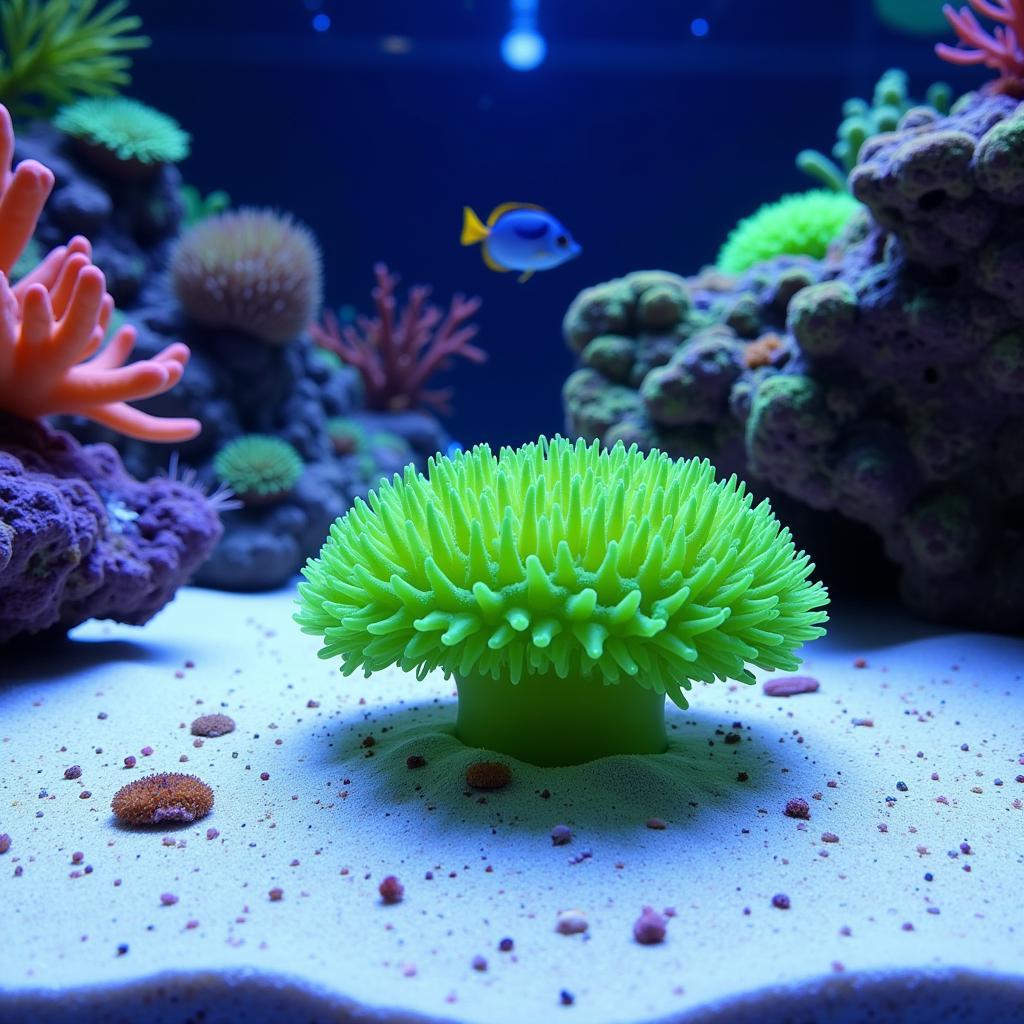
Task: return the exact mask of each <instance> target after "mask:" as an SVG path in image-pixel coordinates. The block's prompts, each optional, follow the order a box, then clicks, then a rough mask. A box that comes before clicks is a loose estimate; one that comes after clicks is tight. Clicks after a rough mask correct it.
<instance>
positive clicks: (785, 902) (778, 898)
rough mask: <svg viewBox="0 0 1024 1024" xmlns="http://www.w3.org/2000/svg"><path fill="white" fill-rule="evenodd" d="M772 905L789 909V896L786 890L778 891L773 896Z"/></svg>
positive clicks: (781, 908)
mask: <svg viewBox="0 0 1024 1024" xmlns="http://www.w3.org/2000/svg"><path fill="white" fill-rule="evenodd" d="M772 906H773V907H775V908H776V909H777V910H789V897H788V896H787V895H786V894H785V893H784V892H777V893H776V894H775V895H774V896H773V897H772Z"/></svg>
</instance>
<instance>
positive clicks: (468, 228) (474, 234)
mask: <svg viewBox="0 0 1024 1024" xmlns="http://www.w3.org/2000/svg"><path fill="white" fill-rule="evenodd" d="M489 234H490V231H489V230H488V229H487V228H486V227H484V225H483V223H482V222H481V220H480V218H479V217H478V216H477V215H476V214H475V213H474V212H473V211H472V210H471V209H470V208H469V207H468V206H464V207H463V208H462V237H461V238H460V241H461V242H462V244H463V245H476V243H477V242H482V241H483V240H484V239H485V238H486V237H487V236H488V235H489Z"/></svg>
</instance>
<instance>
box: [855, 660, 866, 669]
mask: <svg viewBox="0 0 1024 1024" xmlns="http://www.w3.org/2000/svg"><path fill="white" fill-rule="evenodd" d="M853 667H854V668H867V667H868V659H867V658H854V660H853Z"/></svg>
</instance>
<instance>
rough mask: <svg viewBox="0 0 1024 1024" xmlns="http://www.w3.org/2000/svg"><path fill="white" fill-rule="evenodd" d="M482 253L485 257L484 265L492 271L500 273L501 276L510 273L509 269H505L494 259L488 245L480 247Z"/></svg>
mask: <svg viewBox="0 0 1024 1024" xmlns="http://www.w3.org/2000/svg"><path fill="white" fill-rule="evenodd" d="M480 252H481V254H482V255H483V258H484V263H486V264H487V266H489V267H490V268H491V270H496V271H498V273H499V274H507V273H508V271H509V268H508V267H503V266H502V265H501V264H500V263H498V262H496V261H495V259H494V257H493V256H492V255H491V253H490V250H489V249H488V248H487V245H486V243H485V244H484V245H482V246H481V247H480Z"/></svg>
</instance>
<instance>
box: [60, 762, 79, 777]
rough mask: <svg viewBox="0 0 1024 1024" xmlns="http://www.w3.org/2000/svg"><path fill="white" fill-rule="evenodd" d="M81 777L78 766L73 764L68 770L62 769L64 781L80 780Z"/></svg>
mask: <svg viewBox="0 0 1024 1024" xmlns="http://www.w3.org/2000/svg"><path fill="white" fill-rule="evenodd" d="M81 777H82V766H81V765H80V764H73V765H72V766H71V767H70V768H65V769H64V778H65V779H80V778H81Z"/></svg>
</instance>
